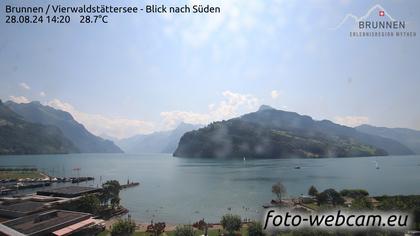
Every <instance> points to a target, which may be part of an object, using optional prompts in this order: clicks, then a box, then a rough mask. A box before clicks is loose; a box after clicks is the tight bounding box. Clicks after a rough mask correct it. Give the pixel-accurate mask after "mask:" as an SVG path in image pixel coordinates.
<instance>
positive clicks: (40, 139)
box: [0, 100, 79, 155]
mask: <svg viewBox="0 0 420 236" xmlns="http://www.w3.org/2000/svg"><path fill="white" fill-rule="evenodd" d="M73 152H79V150H78V148H77V147H76V146H75V145H74V144H73V143H72V142H71V141H70V140H69V139H67V138H66V137H65V136H64V134H63V132H61V130H60V129H59V128H57V127H55V126H51V125H42V124H34V123H31V122H28V121H26V120H25V119H24V118H23V117H22V116H20V115H18V114H16V113H15V112H13V111H12V110H11V109H10V108H9V107H7V106H6V105H5V104H4V103H3V102H2V101H1V100H0V154H2V155H14V154H19V155H21V154H59V153H60V154H62V153H73Z"/></svg>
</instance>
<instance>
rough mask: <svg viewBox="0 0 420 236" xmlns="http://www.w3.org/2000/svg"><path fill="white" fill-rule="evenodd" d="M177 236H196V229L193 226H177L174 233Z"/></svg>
mask: <svg viewBox="0 0 420 236" xmlns="http://www.w3.org/2000/svg"><path fill="white" fill-rule="evenodd" d="M174 235H175V236H194V229H193V228H192V227H191V226H187V225H183V226H177V227H176V229H175V232H174Z"/></svg>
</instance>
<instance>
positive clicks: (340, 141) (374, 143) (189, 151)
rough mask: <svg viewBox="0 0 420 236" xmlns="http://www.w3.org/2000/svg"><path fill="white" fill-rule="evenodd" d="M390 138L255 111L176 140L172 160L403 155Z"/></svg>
mask: <svg viewBox="0 0 420 236" xmlns="http://www.w3.org/2000/svg"><path fill="white" fill-rule="evenodd" d="M412 153H413V152H412V151H411V150H410V149H409V148H407V147H405V146H404V145H402V144H401V143H399V142H396V141H394V140H391V139H387V138H383V137H379V136H375V135H369V134H365V133H362V132H359V131H357V130H356V129H354V128H350V127H346V126H342V125H338V124H335V123H333V122H331V121H328V120H323V121H315V120H313V119H312V118H311V117H309V116H303V115H299V114H297V113H295V112H286V111H281V110H276V109H273V108H271V107H268V106H261V108H260V109H259V110H258V111H257V112H253V113H249V114H246V115H243V116H241V117H239V118H234V119H230V120H227V121H220V122H214V123H212V124H210V125H208V126H207V127H205V128H202V129H199V130H196V131H191V132H188V133H186V134H184V136H182V138H181V140H180V142H179V145H178V148H177V150H176V151H175V152H174V156H184V157H202V158H242V157H244V156H245V157H247V158H248V157H249V158H289V157H314V158H317V157H350V156H376V155H387V154H397V155H407V154H412Z"/></svg>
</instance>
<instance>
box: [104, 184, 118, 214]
mask: <svg viewBox="0 0 420 236" xmlns="http://www.w3.org/2000/svg"><path fill="white" fill-rule="evenodd" d="M120 190H121V185H120V183H119V182H118V181H117V180H109V181H107V182H105V183H104V184H102V198H101V200H102V203H103V204H104V205H107V204H108V203H111V207H112V208H113V209H115V207H116V206H118V205H119V204H120V197H119V195H120Z"/></svg>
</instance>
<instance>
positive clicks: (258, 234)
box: [248, 222, 265, 236]
mask: <svg viewBox="0 0 420 236" xmlns="http://www.w3.org/2000/svg"><path fill="white" fill-rule="evenodd" d="M264 235H265V234H264V231H263V229H262V225H261V223H260V222H252V223H251V224H250V225H249V226H248V236H264Z"/></svg>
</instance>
